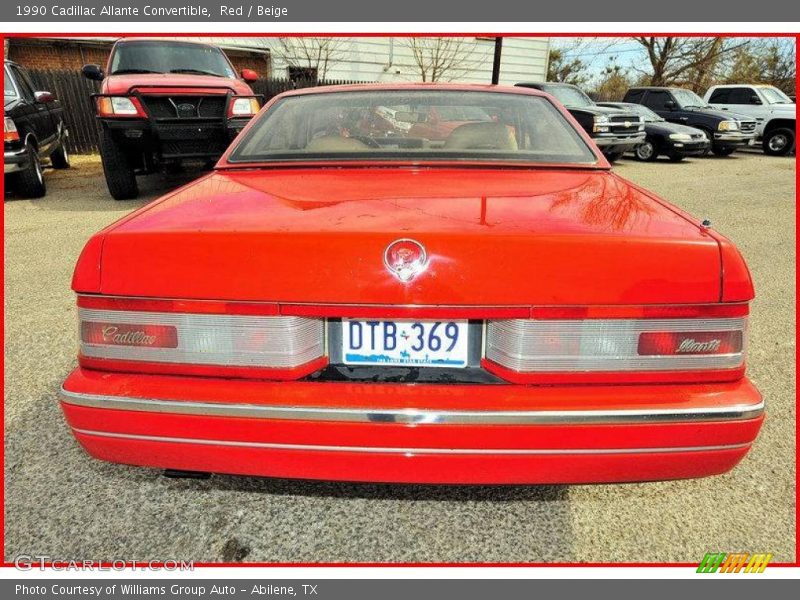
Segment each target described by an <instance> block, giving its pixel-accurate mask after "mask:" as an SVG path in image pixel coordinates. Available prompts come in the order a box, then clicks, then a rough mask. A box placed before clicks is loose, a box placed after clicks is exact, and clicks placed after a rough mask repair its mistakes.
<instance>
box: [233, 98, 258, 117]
mask: <svg viewBox="0 0 800 600" xmlns="http://www.w3.org/2000/svg"><path fill="white" fill-rule="evenodd" d="M260 108H261V106H260V105H259V103H258V99H257V98H248V97H241V96H234V97H233V98H231V101H230V103H229V104H228V117H229V118H234V117H252V116H254V115H255V114H256V113H257V112H258V111H259V110H260Z"/></svg>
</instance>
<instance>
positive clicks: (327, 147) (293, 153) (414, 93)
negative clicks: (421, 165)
mask: <svg viewBox="0 0 800 600" xmlns="http://www.w3.org/2000/svg"><path fill="white" fill-rule="evenodd" d="M329 159H330V160H335V159H338V160H342V159H350V160H362V159H363V160H392V159H398V160H403V161H408V160H412V161H429V160H449V161H453V160H474V161H479V160H489V161H492V162H501V161H509V162H517V163H518V162H526V163H529V162H530V163H536V162H544V163H576V164H587V163H595V162H596V161H597V157H596V156H595V155H594V154H593V152H592V151H591V149H590V148H589V146H588V144H587V143H586V142H585V141H584V140H583V138H582V137H581V135H580V134H579V133H578V132H577V131H576V129H575V128H574V127H573V126H572V125H571V124H570V123H569V122H568V121H567V119H566V118H565V117H564V115H563V114H562V113H561V111H559V110H558V109H557V108H556V106H555V105H554V104H553V103H552V102H550V101H549V100H548V99H547V98H545V97H543V96H532V95H528V94H522V93H520V94H510V93H499V92H483V91H470V90H457V91H456V90H446V91H445V90H437V91H430V90H422V89H420V90H417V89H405V90H398V89H376V90H370V91H355V90H354V91H335V92H317V93H310V94H299V95H290V96H286V97H285V98H282V99H279V100H278V101H277V102H276V103H275V104H273V105H272V106H271V107H270V108H269V109H268V110H267V111H266V112H264V113H262V114H261V115H260V116H258V117H256V120H255V122H254V123H253V124H252V126H251V128H250V129H249V130H248V132H247V133H246V134H245V136H244V137H243V138H241V139H240V141H239V143H238V144H237V145H236V146H235V147H234V149H233V151H232V153H231V155H230V158H229V161H230V162H232V163H241V162H264V161H280V160H315V161H316V160H329Z"/></svg>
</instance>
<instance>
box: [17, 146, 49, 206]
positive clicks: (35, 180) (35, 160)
mask: <svg viewBox="0 0 800 600" xmlns="http://www.w3.org/2000/svg"><path fill="white" fill-rule="evenodd" d="M25 152H26V154H27V155H28V168H27V169H25V170H24V171H20V172H19V173H17V176H16V177H17V181H16V189H17V193H19V194H20V195H21V196H24V197H25V198H41V197H42V196H44V195H45V194H46V193H47V186H46V185H45V183H44V171H43V169H42V161H41V160H39V153H38V152H37V151H36V149H35V148H34V147H33V146H31V145H30V144H25Z"/></svg>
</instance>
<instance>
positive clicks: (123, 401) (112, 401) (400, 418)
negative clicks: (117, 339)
mask: <svg viewBox="0 0 800 600" xmlns="http://www.w3.org/2000/svg"><path fill="white" fill-rule="evenodd" d="M60 399H61V401H62V402H65V403H67V404H72V405H74V406H83V407H87V408H109V409H115V410H130V411H140V412H156V413H166V414H180V415H202V416H213V417H249V418H257V419H274V420H299V421H327V422H331V421H333V422H356V423H401V424H423V423H424V424H441V425H573V424H574V425H581V424H598V423H653V422H659V423H664V422H667V423H668V422H684V423H685V422H687V421H689V422H694V421H720V420H743V419H754V418H756V417H758V416H760V415H761V414H762V413H763V412H764V407H765V403H764V400H761V401H760V402H759V403H757V404H739V405H734V406H724V407H701V408H680V409H677V408H676V409H658V408H641V409H635V410H527V411H511V410H502V411H501V410H498V411H462V410H424V409H392V408H369V409H367V408H328V407H309V406H269V405H261V404H232V403H223V402H192V401H184V400H163V399H145V398H130V397H126V396H107V395H97V394H83V393H78V392H70V391H67V390H65V389H64V388H61V391H60Z"/></svg>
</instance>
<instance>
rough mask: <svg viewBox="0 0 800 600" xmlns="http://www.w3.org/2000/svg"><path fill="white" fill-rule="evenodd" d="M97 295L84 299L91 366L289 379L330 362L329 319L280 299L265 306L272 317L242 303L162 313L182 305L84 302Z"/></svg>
mask: <svg viewBox="0 0 800 600" xmlns="http://www.w3.org/2000/svg"><path fill="white" fill-rule="evenodd" d="M95 298H96V297H94V298H92V299H91V300H90V301H88V302H84V301H83V297H81V298H79V306H80V307H79V309H78V315H79V319H80V340H81V345H80V348H81V355H80V359H81V364H82V365H83V366H86V367H90V368H103V369H108V370H135V371H137V372H152V373H171V374H190V375H195V374H202V375H220V376H235V377H239V376H241V377H263V378H272V377H275V378H279V379H284V378H296V377H302V376H303V375H304V374H306V372H312V371H314V370H316V369H317V368H319V367H320V366H321V364H323V363H324V362H325V361H324V356H325V322H324V319H315V318H305V317H289V316H276V315H271V314H269V313H271V312H273V311H274V307H273V306H272V305H264V311H265V312H267V313H268V314H266V315H261V314H252V313H253V312H254V311H255V309H256V307H255V306H253V305H247V307H246V308H247V310H246V311H245V312H246V313H247V314H239V312H238V311H237V306H236V303H211V306H208V307H207V306H201V307H199V308H200V309H201V310H203V311H205V310H213V311H218V310H225V311H227V312H226V314H219V313H217V312H160V311H154V310H152V309H153V308H155V307H162V306H163V307H167V306H176V307H177V306H180V305H181V303H174V304H171V303H169V302H164V301H155V302H154V301H149V300H142V301H136V300H130V299H126V300H124V302H123V303H122V306H124V307H125V308H124V309H121V308H120V309H116V307H117V306H120V303H119V302H118V301H117V300H109V301H107V302H105V305H106V306H105V307H103V308H87V307H85V306H82V304H89V305H94V306H97V305H98V303H97V302H96V301H95ZM99 304H100V306H103V304H104V303H103V302H100V303H99ZM199 304H203V303H199ZM137 308H142V309H144V310H136V309H137ZM187 308H188V309H192V310H193V309H194V308H195V307H193V306H187ZM147 309H149V310H147ZM307 366H308V367H309V369H310V370H308V369H306V367H307ZM312 367H313V368H312Z"/></svg>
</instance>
